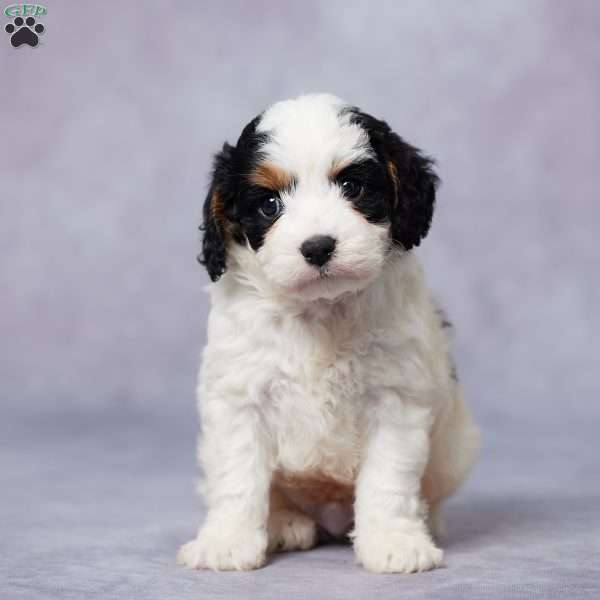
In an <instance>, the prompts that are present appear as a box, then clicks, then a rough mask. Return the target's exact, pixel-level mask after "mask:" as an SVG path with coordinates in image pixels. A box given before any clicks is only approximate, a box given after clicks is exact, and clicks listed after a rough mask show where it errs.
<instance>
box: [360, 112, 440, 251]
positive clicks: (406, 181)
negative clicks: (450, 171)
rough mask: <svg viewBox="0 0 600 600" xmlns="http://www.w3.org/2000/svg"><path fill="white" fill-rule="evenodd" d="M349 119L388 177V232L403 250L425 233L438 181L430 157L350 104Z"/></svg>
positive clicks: (383, 124) (377, 120)
mask: <svg viewBox="0 0 600 600" xmlns="http://www.w3.org/2000/svg"><path fill="white" fill-rule="evenodd" d="M350 112H351V113H352V117H351V122H353V123H357V124H358V125H360V126H361V127H362V128H363V129H364V130H365V131H366V132H367V134H368V136H369V141H370V143H371V146H372V147H373V150H374V151H375V153H376V155H377V159H378V160H379V161H380V162H381V163H382V165H383V166H384V167H385V169H386V170H387V173H388V177H389V179H390V184H391V185H390V187H391V190H392V198H391V202H390V220H391V234H392V238H393V240H394V242H395V243H396V244H398V245H400V246H402V247H403V248H404V249H406V250H410V249H411V248H413V247H414V246H418V245H419V244H420V243H421V240H422V239H423V238H424V237H425V236H426V235H427V232H428V231H429V226H430V225H431V219H432V217H433V209H434V205H435V191H436V188H437V186H438V184H439V179H438V176H437V175H436V174H435V173H434V171H433V164H434V163H433V160H431V159H430V158H427V157H426V156H423V154H421V152H420V151H419V150H418V149H417V148H415V147H414V146H411V145H410V144H408V143H406V142H405V141H404V140H403V139H402V138H401V137H400V136H399V135H397V134H395V133H394V132H393V131H392V130H391V129H390V126H389V125H388V124H387V123H386V122H385V121H380V120H379V119H375V118H374V117H372V116H371V115H368V114H366V113H363V112H361V111H359V110H358V109H357V108H351V109H350Z"/></svg>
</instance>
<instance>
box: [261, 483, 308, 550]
mask: <svg viewBox="0 0 600 600" xmlns="http://www.w3.org/2000/svg"><path fill="white" fill-rule="evenodd" d="M267 532H268V535H269V545H268V552H280V551H286V550H308V549H310V548H312V547H313V546H314V545H315V544H316V541H317V526H316V524H315V522H314V521H313V520H312V519H311V518H310V517H308V516H307V515H305V514H304V513H303V512H301V511H300V510H299V509H298V508H297V507H295V506H294V505H293V504H292V503H291V502H290V501H289V500H288V499H287V498H286V497H285V496H284V495H283V493H282V492H281V491H280V490H279V489H277V488H276V487H274V486H273V487H272V488H271V498H270V506H269V519H268V522H267Z"/></svg>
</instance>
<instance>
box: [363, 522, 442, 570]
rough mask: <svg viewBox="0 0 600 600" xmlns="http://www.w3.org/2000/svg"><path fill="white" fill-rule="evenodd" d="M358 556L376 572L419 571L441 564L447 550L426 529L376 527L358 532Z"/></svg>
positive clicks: (368, 567)
mask: <svg viewBox="0 0 600 600" xmlns="http://www.w3.org/2000/svg"><path fill="white" fill-rule="evenodd" d="M354 551H355V553H356V558H357V560H358V562H359V563H361V564H362V565H363V566H364V567H365V569H367V570H369V571H373V572H374V573H419V572H421V571H428V570H429V569H434V568H435V567H438V566H439V565H440V564H441V563H442V559H443V556H444V553H443V552H442V550H440V549H439V548H437V547H436V546H435V544H434V543H433V541H432V540H431V537H430V536H429V534H428V533H427V532H426V531H420V530H417V531H414V530H412V531H403V530H401V529H400V530H385V529H384V528H381V529H379V528H376V529H372V530H369V531H368V532H362V533H357V534H356V536H355V538H354Z"/></svg>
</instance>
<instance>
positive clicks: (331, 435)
mask: <svg viewBox="0 0 600 600" xmlns="http://www.w3.org/2000/svg"><path fill="white" fill-rule="evenodd" d="M352 333H353V332H351V331H345V332H342V333H341V334H340V333H339V332H336V331H335V330H333V331H319V332H317V334H314V333H313V332H311V331H310V330H309V331H305V332H303V334H304V335H303V336H299V337H298V338H297V339H296V340H295V343H293V344H291V345H290V347H289V348H287V349H284V348H281V349H280V360H279V363H278V368H277V369H276V373H275V374H274V376H273V379H272V381H271V384H270V386H269V387H270V399H271V406H272V407H273V412H272V418H273V420H274V422H273V423H272V425H273V428H274V430H275V431H276V438H277V448H278V452H277V454H278V464H279V468H280V469H281V470H282V471H283V472H289V473H306V472H313V473H314V472H318V473H321V474H323V475H326V476H329V477H333V478H334V479H336V480H339V481H352V480H353V479H354V476H355V473H356V470H357V467H358V462H359V457H360V453H361V449H362V445H363V442H364V440H363V435H364V431H365V429H366V428H365V422H364V421H365V412H366V410H365V409H366V404H367V403H368V391H367V385H366V383H367V382H366V370H367V368H368V358H367V356H366V355H365V344H366V343H367V341H366V340H365V339H363V338H362V337H360V336H353V335H352ZM311 334H312V335H311Z"/></svg>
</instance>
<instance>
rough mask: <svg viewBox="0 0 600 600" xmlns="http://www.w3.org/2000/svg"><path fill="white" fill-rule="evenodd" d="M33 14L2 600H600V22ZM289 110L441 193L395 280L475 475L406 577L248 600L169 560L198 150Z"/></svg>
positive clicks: (2, 461)
mask: <svg viewBox="0 0 600 600" xmlns="http://www.w3.org/2000/svg"><path fill="white" fill-rule="evenodd" d="M45 5H46V7H47V9H48V14H47V15H45V16H44V17H39V18H38V20H39V21H40V22H43V23H44V25H45V27H46V32H45V33H44V34H43V36H42V39H41V43H40V45H39V46H38V47H37V48H35V49H33V48H30V47H27V46H24V47H20V48H18V49H15V48H12V47H11V45H10V44H9V39H8V38H9V37H10V36H9V35H8V34H6V33H5V32H4V31H1V32H0V33H1V34H2V36H3V38H4V39H0V42H1V43H0V73H1V75H2V82H1V83H0V140H1V144H0V186H1V187H0V394H1V395H0V402H1V403H2V418H1V422H0V450H1V452H0V489H2V490H3V491H2V492H1V493H0V530H2V531H3V532H5V531H7V532H8V533H6V534H5V533H3V534H2V535H1V536H0V550H1V552H0V568H1V569H3V570H5V574H6V577H5V578H0V579H4V580H5V581H7V582H8V583H4V584H3V583H0V590H1V589H2V586H8V587H7V588H6V589H7V590H9V591H10V592H9V591H4V592H3V593H2V594H0V595H2V596H3V597H7V598H11V599H12V598H48V597H61V598H63V597H64V598H71V597H72V598H78V599H79V598H81V597H83V595H84V594H85V595H86V596H87V597H90V598H91V597H98V598H108V597H128V598H133V597H135V598H137V597H138V596H139V597H140V598H142V597H144V598H150V597H157V598H158V597H161V598H165V597H169V594H173V595H174V597H178V598H188V597H189V598H192V597H200V596H199V594H203V595H204V597H223V598H230V597H233V595H241V596H242V597H246V596H245V595H249V594H251V593H252V594H254V593H255V594H256V595H257V596H260V595H261V594H262V595H263V596H264V595H266V596H267V597H271V596H272V597H273V598H279V597H282V596H283V595H287V596H288V597H296V596H294V594H295V593H297V594H298V597H303V596H302V594H303V593H309V592H310V594H312V595H313V596H314V595H315V594H317V596H318V590H328V591H327V593H326V592H325V591H323V592H322V593H323V594H324V595H327V597H329V598H337V597H340V598H342V597H347V596H344V593H345V592H344V590H346V592H348V593H349V592H350V591H353V592H356V593H358V592H360V590H363V591H362V592H361V593H363V594H367V593H371V591H373V590H379V592H380V595H382V597H388V596H387V595H388V594H389V595H390V597H392V596H393V595H394V594H395V592H396V591H398V590H400V589H404V590H406V593H409V592H410V594H411V597H413V598H429V597H446V596H445V595H444V594H448V598H455V597H470V595H473V597H477V598H487V597H490V598H491V597H494V598H496V597H497V598H508V597H519V598H521V597H523V598H529V597H536V598H537V597H540V598H544V599H546V598H554V597H557V598H558V597H561V594H563V593H564V594H567V595H568V597H570V598H579V597H581V598H584V597H585V598H587V597H588V595H589V597H590V598H592V597H598V595H600V591H599V588H600V568H599V560H598V556H599V555H600V544H599V540H600V530H599V529H598V521H599V510H598V506H600V468H599V466H598V460H597V456H598V454H599V453H600V442H599V440H598V434H597V431H598V422H599V420H600V404H599V400H600V398H599V396H600V377H599V375H598V371H599V369H600V362H599V361H600V358H599V356H598V350H597V349H598V347H600V344H599V339H600V312H599V310H598V305H599V303H600V284H599V282H600V252H599V249H598V241H599V234H600V225H599V222H600V197H599V194H598V190H599V189H600V112H599V110H598V109H599V106H600V3H598V2H596V1H594V0H589V1H584V0H578V1H574V2H567V1H562V2H561V1H559V0H555V1H536V0H503V1H500V0H497V1H494V2H491V1H474V0H461V1H456V2H450V1H443V0H439V1H423V2H417V1H414V2H395V1H391V0H390V1H388V2H350V1H331V0H328V1H323V2H318V1H316V0H315V1H312V0H311V1H302V2H300V1H298V2H276V1H252V2H251V1H247V2H242V1H239V2H238V1H235V2H234V1H230V2H216V1H215V2H191V1H189V2H183V1H182V2H166V1H165V2H103V3H84V2H79V3H68V2H53V1H52V0H48V2H46V4H45ZM2 8H3V7H2ZM2 19H3V22H2V27H3V28H4V24H6V23H8V22H9V19H8V17H4V16H3V17H2ZM309 91H327V92H332V93H335V94H337V95H339V96H341V97H343V98H345V99H347V100H348V101H350V102H351V103H353V104H356V105H358V106H360V107H361V108H363V109H364V110H366V111H367V112H371V113H373V114H374V115H376V116H378V117H381V118H384V119H386V120H387V121H388V122H389V123H390V124H391V125H392V126H393V127H394V128H395V129H396V130H397V131H398V133H400V134H401V135H403V136H404V137H405V138H407V139H408V140H409V141H410V142H412V143H414V144H415V145H417V146H419V147H421V148H423V149H424V150H425V151H426V152H427V153H430V154H432V155H433V156H434V157H435V158H436V159H437V161H438V169H439V173H440V175H441V178H442V180H443V186H442V188H441V190H440V194H439V204H438V211H437V215H436V218H435V222H434V227H433V229H432V231H431V234H430V236H429V238H428V239H427V240H426V241H425V243H424V244H423V247H422V248H421V249H420V250H419V254H420V256H421V257H422V260H423V261H424V263H425V266H426V270H427V274H428V278H429V281H430V284H431V286H432V288H433V289H434V290H435V291H436V293H437V294H438V296H439V298H440V299H441V301H442V303H443V304H444V305H445V306H446V308H447V311H448V313H449V314H450V316H451V318H452V320H453V321H454V323H455V325H456V356H457V361H458V363H459V372H460V376H461V379H462V380H463V382H464V385H465V387H466V390H467V397H468V399H469V401H470V403H471V405H472V406H473V410H474V412H475V414H476V416H477V418H478V420H479V422H480V423H481V425H482V428H483V430H484V439H485V449H484V452H483V456H482V462H481V464H480V465H479V467H478V469H477V470H476V472H475V474H474V477H473V479H472V481H471V482H470V484H469V486H468V487H467V489H466V490H465V491H464V492H463V495H462V496H460V498H459V499H457V500H456V502H455V504H454V505H453V507H451V509H449V513H450V517H451V520H450V530H451V536H450V541H449V543H448V544H447V545H448V553H447V559H448V562H447V564H448V568H447V569H444V570H442V571H438V572H435V573H431V574H428V575H424V576H418V577H415V578H409V579H406V578H400V579H397V578H380V579H377V578H373V577H368V576H366V575H365V574H363V573H362V572H361V571H360V570H359V569H358V568H357V567H355V566H354V565H353V564H352V556H351V553H350V550H349V549H347V548H337V547H334V548H330V547H325V548H322V549H320V550H317V551H315V552H313V553H312V554H306V555H302V556H299V555H294V556H289V557H285V558H279V559H277V560H276V561H275V562H274V563H273V564H272V565H270V566H269V567H268V568H267V569H265V570H263V571H260V572H259V573H255V574H252V575H248V576H245V577H247V579H235V578H233V579H232V578H231V577H229V578H227V577H224V576H215V575H207V574H202V573H199V574H193V573H189V572H185V571H182V570H180V569H179V568H177V567H176V566H175V565H174V564H173V556H174V552H175V548H176V547H177V544H178V543H179V542H182V541H185V540H186V538H188V537H190V536H191V535H192V534H193V529H194V527H195V525H196V521H197V520H198V518H199V513H198V511H197V509H196V503H195V500H194V497H193V492H192V480H193V477H194V474H195V470H194V461H193V443H194V435H195V433H194V431H195V413H194V402H195V400H194V384H195V377H196V370H197V365H198V360H199V354H200V350H201V347H202V343H203V339H204V335H205V323H206V314H207V301H206V296H205V294H204V293H203V291H202V288H203V286H204V285H205V284H206V283H207V281H208V279H207V276H206V274H205V273H204V272H203V270H202V269H201V268H200V267H199V266H198V265H197V264H196V262H195V258H194V257H195V254H196V253H197V251H198V248H199V239H198V235H197V231H196V227H197V224H198V223H199V219H200V213H201V204H202V201H203V197H204V193H205V188H206V184H207V173H208V170H209V168H210V159H211V154H212V153H213V152H214V151H215V150H217V149H218V148H219V146H220V144H222V142H223V141H224V140H225V139H228V140H229V141H234V140H235V138H236V135H237V134H238V133H239V132H240V130H241V127H242V126H243V125H244V124H245V123H246V122H247V121H249V120H250V119H251V118H252V117H253V116H254V115H255V114H256V113H258V112H260V111H261V110H262V109H263V108H264V107H266V106H267V105H269V104H270V103H272V102H274V101H276V100H278V99H283V98H287V97H290V96H294V95H297V94H300V93H302V92H309ZM451 510H453V511H454V513H452V512H451ZM452 517H454V518H453V519H452ZM3 519H6V523H4V525H5V527H3V524H2V520H3ZM569 519H570V520H569ZM452 520H454V523H455V526H454V529H453V528H452ZM592 524H594V525H593V527H595V529H593V527H592ZM453 531H454V533H452V532H453ZM452 536H454V537H452ZM594 557H595V558H594ZM327 586H329V587H327ZM311 590H312V591H311ZM565 590H566V591H565ZM336 594H337V595H336ZM511 594H513V595H511ZM536 594H537V595H536ZM359 596H360V594H359ZM563 597H564V596H563Z"/></svg>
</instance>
